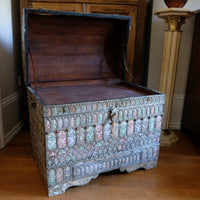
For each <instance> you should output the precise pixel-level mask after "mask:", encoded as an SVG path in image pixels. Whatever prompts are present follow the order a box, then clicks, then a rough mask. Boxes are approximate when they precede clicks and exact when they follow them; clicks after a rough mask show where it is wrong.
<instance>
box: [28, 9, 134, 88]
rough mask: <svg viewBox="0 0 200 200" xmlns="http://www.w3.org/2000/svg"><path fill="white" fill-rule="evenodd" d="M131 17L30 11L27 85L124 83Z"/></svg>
mask: <svg viewBox="0 0 200 200" xmlns="http://www.w3.org/2000/svg"><path fill="white" fill-rule="evenodd" d="M130 21H131V17H129V16H118V15H102V14H85V13H72V12H60V11H48V10H34V9H25V10H24V30H25V32H24V41H25V42H24V43H25V44H24V50H25V55H26V56H25V64H24V67H25V73H26V84H27V85H34V83H35V84H36V83H48V82H50V83H52V82H63V81H64V82H65V81H82V80H98V79H113V78H120V79H123V76H124V59H125V58H126V51H127V43H128V35H129V28H130Z"/></svg>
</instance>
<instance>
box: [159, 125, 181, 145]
mask: <svg viewBox="0 0 200 200" xmlns="http://www.w3.org/2000/svg"><path fill="white" fill-rule="evenodd" d="M178 141H179V139H178V137H177V135H176V134H175V133H174V132H173V131H172V130H169V129H165V130H162V134H161V140H160V146H162V147H170V146H172V145H173V144H175V143H176V142H178Z"/></svg>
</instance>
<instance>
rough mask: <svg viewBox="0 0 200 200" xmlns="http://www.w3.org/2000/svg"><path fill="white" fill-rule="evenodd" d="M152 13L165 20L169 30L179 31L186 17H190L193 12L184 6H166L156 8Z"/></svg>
mask: <svg viewBox="0 0 200 200" xmlns="http://www.w3.org/2000/svg"><path fill="white" fill-rule="evenodd" d="M154 14H155V15H157V16H158V17H159V18H161V19H164V20H165V22H166V23H167V24H168V28H169V31H180V28H181V25H182V24H185V21H186V19H188V18H191V17H192V16H193V15H194V14H195V12H191V11H190V10H188V9H185V8H167V9H162V10H158V11H156V12H155V13H154Z"/></svg>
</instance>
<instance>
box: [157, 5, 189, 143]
mask: <svg viewBox="0 0 200 200" xmlns="http://www.w3.org/2000/svg"><path fill="white" fill-rule="evenodd" d="M155 15H157V16H158V17H159V18H162V19H164V20H165V22H166V23H167V24H168V30H166V31H165V37H164V44H163V56H162V66H161V74H160V84H159V91H160V92H163V93H165V95H166V102H165V111H164V122H163V133H162V136H161V146H170V145H171V144H172V143H174V142H176V141H177V140H178V138H177V136H176V135H175V134H174V133H173V132H171V131H169V122H170V115H171V108H172V100H173V94H174V87H175V80H176V71H177V66H178V58H179V50H180V42H181V35H182V31H181V30H180V28H181V25H182V24H185V23H186V19H187V18H190V17H192V16H193V12H191V11H189V10H188V9H184V8H168V9H163V10H158V11H157V12H156V13H155Z"/></svg>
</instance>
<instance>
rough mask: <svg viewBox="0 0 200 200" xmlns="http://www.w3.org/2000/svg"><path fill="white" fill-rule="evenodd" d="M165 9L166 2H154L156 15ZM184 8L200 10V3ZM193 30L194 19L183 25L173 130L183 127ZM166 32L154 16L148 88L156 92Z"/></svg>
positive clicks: (194, 0)
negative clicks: (158, 11) (182, 119)
mask: <svg viewBox="0 0 200 200" xmlns="http://www.w3.org/2000/svg"><path fill="white" fill-rule="evenodd" d="M164 8H167V7H166V5H165V3H164V0H162V1H161V0H154V3H153V13H155V12H156V11H157V10H159V9H164ZM184 8H187V9H189V10H191V11H194V10H197V9H200V1H199V0H188V2H187V3H186V5H185V7H184ZM193 28H194V18H192V19H188V20H187V23H186V24H184V25H182V28H181V29H182V31H183V33H182V39H181V46H180V54H179V62H178V70H177V77H176V83H175V91H174V98H173V105H172V114H171V120H170V125H169V126H170V128H172V129H179V128H180V125H181V118H182V110H183V103H184V95H185V89H186V83H187V74H188V69H189V62H190V54H191V46H192V37H193ZM165 30H167V24H165V23H164V21H163V20H162V19H159V18H158V17H157V16H155V15H153V16H152V29H151V42H150V57H149V73H148V87H149V88H152V89H156V90H157V89H158V87H159V77H160V67H161V59H162V47H163V39H164V31H165Z"/></svg>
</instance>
